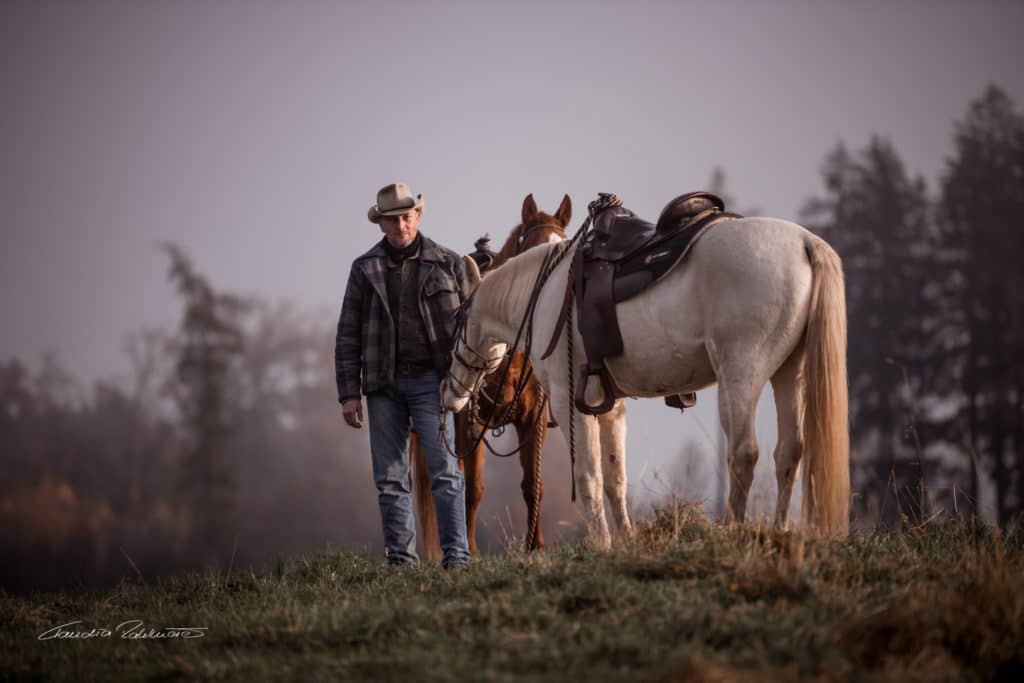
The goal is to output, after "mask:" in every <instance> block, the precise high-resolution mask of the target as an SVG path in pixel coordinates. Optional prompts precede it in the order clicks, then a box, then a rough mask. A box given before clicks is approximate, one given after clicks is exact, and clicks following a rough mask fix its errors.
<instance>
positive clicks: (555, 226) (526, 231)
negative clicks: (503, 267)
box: [512, 223, 569, 256]
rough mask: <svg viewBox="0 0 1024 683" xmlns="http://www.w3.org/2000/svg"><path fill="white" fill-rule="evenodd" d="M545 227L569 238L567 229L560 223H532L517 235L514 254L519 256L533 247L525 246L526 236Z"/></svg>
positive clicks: (562, 236)
mask: <svg viewBox="0 0 1024 683" xmlns="http://www.w3.org/2000/svg"><path fill="white" fill-rule="evenodd" d="M544 229H550V230H551V231H552V232H553V233H554V234H556V235H558V236H559V237H561V238H562V239H563V240H566V239H569V238H568V236H567V235H566V234H565V229H564V228H563V227H562V226H561V225H559V224H558V223H538V224H537V225H531V226H530V227H528V228H524V229H523V231H522V232H521V233H520V234H519V236H518V237H516V249H515V253H513V254H512V255H513V256H519V255H520V254H522V253H523V252H524V251H526V250H527V249H530V248H531V247H523V244H524V243H525V242H526V238H527V237H529V236H530V235H532V234H533V233H535V232H537V231H539V230H544ZM533 246H536V245H533Z"/></svg>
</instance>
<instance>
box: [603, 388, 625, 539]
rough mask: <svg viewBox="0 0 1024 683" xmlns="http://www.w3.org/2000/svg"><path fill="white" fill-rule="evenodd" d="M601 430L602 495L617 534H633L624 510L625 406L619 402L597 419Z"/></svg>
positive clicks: (620, 400) (622, 402)
mask: <svg viewBox="0 0 1024 683" xmlns="http://www.w3.org/2000/svg"><path fill="white" fill-rule="evenodd" d="M598 422H599V423H600V426H601V470H602V474H603V476H604V492H605V494H606V495H607V496H608V500H609V502H610V503H611V506H612V514H613V515H614V517H615V525H616V527H617V528H618V530H619V534H621V535H622V536H623V537H628V536H630V535H631V534H632V533H633V526H632V524H631V523H630V521H629V510H628V508H627V507H626V402H625V401H623V400H622V399H619V400H618V401H616V402H615V407H614V408H612V409H611V410H610V411H608V412H607V413H605V414H603V415H601V416H599V417H598Z"/></svg>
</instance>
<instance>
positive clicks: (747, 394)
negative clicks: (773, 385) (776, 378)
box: [718, 377, 758, 522]
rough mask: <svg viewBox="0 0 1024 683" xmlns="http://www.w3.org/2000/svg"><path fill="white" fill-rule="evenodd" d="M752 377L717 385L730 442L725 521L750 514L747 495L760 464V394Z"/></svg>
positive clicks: (735, 519) (739, 520) (724, 424)
mask: <svg viewBox="0 0 1024 683" xmlns="http://www.w3.org/2000/svg"><path fill="white" fill-rule="evenodd" d="M755 385H756V383H754V382H751V381H750V378H749V377H748V378H744V379H742V380H731V379H728V378H726V379H725V380H724V381H719V384H718V412H719V417H720V418H721V421H722V429H724V430H725V436H726V440H727V442H728V451H729V456H728V463H729V506H728V508H727V509H726V519H728V520H729V521H734V522H742V521H743V520H744V519H745V518H746V513H747V496H748V495H749V493H750V484H751V482H752V481H753V480H754V465H755V464H756V463H757V455H758V449H757V438H756V436H755V434H754V409H755V408H756V406H757V395H758V391H757V390H756V389H755Z"/></svg>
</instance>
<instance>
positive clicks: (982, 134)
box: [941, 86, 1024, 523]
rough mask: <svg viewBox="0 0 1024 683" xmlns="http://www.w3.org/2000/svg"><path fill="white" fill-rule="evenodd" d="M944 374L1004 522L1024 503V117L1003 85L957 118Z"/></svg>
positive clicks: (975, 476)
mask: <svg viewBox="0 0 1024 683" xmlns="http://www.w3.org/2000/svg"><path fill="white" fill-rule="evenodd" d="M941 216H942V221H941V228H942V238H943V241H944V243H945V244H946V245H947V251H948V258H947V259H946V265H947V270H946V277H945V279H944V283H943V284H944V289H945V291H946V292H947V293H948V294H949V299H950V300H951V301H952V302H954V303H953V304H952V305H951V306H949V307H948V308H947V310H946V311H945V316H944V319H943V325H942V329H941V334H942V337H943V339H944V340H945V341H946V348H947V351H948V356H949V357H948V361H947V363H946V366H945V368H944V369H945V372H944V378H945V380H946V385H947V387H948V388H949V389H950V391H951V393H953V394H954V395H955V394H961V395H962V397H963V401H962V402H961V404H962V410H961V411H960V414H959V418H960V419H959V421H957V422H955V423H954V424H955V426H954V429H958V430H962V431H964V432H966V442H967V447H968V449H969V450H970V451H971V452H972V453H973V454H977V457H975V458H972V459H971V471H972V477H971V483H972V493H973V498H974V499H975V500H977V499H978V497H979V496H980V495H981V490H982V488H983V486H982V480H983V479H987V478H988V477H991V479H992V481H993V484H994V486H993V488H994V497H995V505H994V508H995V512H996V516H997V518H998V521H999V522H1001V523H1005V522H1007V521H1008V520H1009V519H1010V517H1011V515H1012V514H1013V513H1014V511H1019V510H1021V509H1022V507H1024V404H1022V396H1024V371H1022V368H1021V363H1020V362H1019V359H1018V358H1017V356H1018V355H1019V354H1020V351H1021V349H1022V348H1024V271H1022V270H1021V258H1022V257H1024V232H1022V230H1021V226H1020V222H1021V217H1022V216H1024V116H1022V115H1021V113H1020V112H1019V111H1017V110H1016V108H1015V106H1014V103H1013V102H1012V101H1011V100H1010V98H1009V96H1007V94H1006V93H1005V92H1003V91H1002V90H1001V89H1000V88H998V87H996V86H989V87H988V89H986V91H985V92H984V94H983V95H982V96H981V97H980V98H978V99H977V100H975V101H973V102H971V104H970V105H969V106H968V109H967V113H966V116H965V117H964V119H963V120H962V121H961V122H959V123H958V124H957V126H956V133H955V136H954V154H953V156H952V157H951V158H950V159H949V160H948V162H947V166H946V171H945V174H944V177H943V180H942V202H941Z"/></svg>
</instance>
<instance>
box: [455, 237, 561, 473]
mask: <svg viewBox="0 0 1024 683" xmlns="http://www.w3.org/2000/svg"><path fill="white" fill-rule="evenodd" d="M574 242H575V239H574V240H573V241H571V242H570V243H569V245H568V247H567V248H564V249H552V250H551V251H550V252H548V254H547V255H546V256H545V257H544V261H543V262H542V263H541V266H540V269H539V270H538V272H537V278H536V279H535V280H534V283H533V289H532V290H531V292H530V298H529V301H528V303H527V306H526V313H525V314H524V315H523V319H522V321H521V322H520V323H519V329H518V330H517V331H516V337H515V339H514V340H513V342H512V344H511V345H510V346H509V348H508V350H507V351H506V352H505V355H504V356H503V357H502V359H505V358H507V359H508V360H509V362H508V363H506V365H505V371H504V372H503V373H502V377H501V382H500V383H499V384H498V386H499V387H502V386H504V385H505V383H506V382H507V381H508V375H509V372H510V370H511V368H512V363H511V360H512V357H513V356H514V355H515V353H516V351H518V350H519V345H520V342H523V354H524V355H525V356H526V357H529V354H530V349H531V348H532V345H533V315H534V311H536V308H537V300H538V299H539V295H540V290H541V289H542V288H543V286H544V284H545V283H546V282H547V279H548V277H549V276H550V275H551V271H553V270H554V269H555V267H556V266H557V265H558V264H559V263H561V261H562V259H563V258H564V257H565V255H566V254H567V253H568V252H569V247H571V246H572V244H573V243H574ZM475 297H476V291H474V292H473V294H471V295H470V296H469V298H467V299H466V301H465V302H463V304H462V305H461V306H459V308H458V309H457V310H456V313H455V315H456V319H455V334H454V335H453V336H454V338H455V348H454V349H453V353H452V356H453V358H454V359H455V360H457V361H458V362H459V363H460V364H461V365H462V366H463V367H465V368H467V369H470V370H475V371H477V372H481V373H486V372H487V371H488V370H490V369H492V368H491V365H492V364H493V363H495V361H497V362H498V363H500V361H501V360H502V359H494V360H492V359H490V358H487V357H486V356H484V355H483V354H482V353H480V352H479V351H477V350H476V349H474V348H473V347H471V346H470V345H469V342H468V339H467V338H466V329H467V321H468V318H469V309H470V307H471V306H472V302H473V299H474V298H475ZM524 333H525V334H524ZM460 346H464V347H465V348H466V349H468V350H469V351H471V352H472V353H473V355H474V356H476V357H477V358H480V359H483V360H484V361H486V363H485V365H482V366H481V365H474V364H470V363H468V362H466V360H465V359H464V358H463V357H462V355H461V354H460V353H459V347H460ZM496 367H497V365H495V368H496ZM484 376H485V375H481V376H480V378H478V379H477V381H476V382H474V386H473V387H467V386H466V385H465V383H464V382H462V381H461V380H459V379H458V378H457V377H455V375H454V374H453V373H452V371H451V370H450V369H449V371H448V376H447V379H448V380H449V381H454V382H455V383H457V384H458V385H459V386H460V387H461V388H462V389H463V390H466V391H469V393H470V400H471V401H475V398H476V394H478V393H479V391H480V388H482V380H483V379H484ZM532 376H533V367H532V366H530V368H529V369H528V370H526V371H525V372H523V373H521V376H520V378H519V382H517V383H516V385H515V388H514V391H513V395H512V396H513V398H512V401H511V403H515V402H517V401H518V400H519V397H520V396H521V395H522V393H523V391H524V390H525V389H526V385H527V383H528V382H529V381H530V378H531V377H532ZM478 384H479V385H480V387H479V388H477V387H476V385H478ZM495 408H497V406H495ZM447 412H448V411H447V409H446V408H445V407H444V406H443V405H442V406H441V413H440V419H439V426H438V436H439V438H441V439H442V440H443V441H444V444H445V448H447V449H448V452H449V453H450V454H451V455H452V456H454V457H455V458H457V459H460V460H461V459H464V458H465V457H466V456H467V455H468V453H467V454H466V455H463V456H460V455H459V454H458V453H455V452H453V451H452V448H451V447H450V446H449V445H448V440H447V438H445V437H446V431H447V425H446V424H445V414H446V413H447ZM496 412H498V411H497V410H492V411H491V413H490V414H489V415H488V416H487V419H486V420H485V421H484V422H483V424H482V428H481V430H480V436H479V437H477V439H476V442H475V443H474V444H473V448H472V449H471V450H470V451H469V452H470V453H471V452H473V451H475V450H476V449H477V447H478V446H479V445H480V443H481V442H482V441H485V436H486V434H487V430H488V429H493V428H494V427H497V426H498V425H497V424H495V425H492V424H491V420H492V419H493V418H494V417H495V413H496ZM540 419H543V418H540ZM487 447H488V449H489V450H490V451H491V452H492V453H494V454H495V455H498V456H500V457H508V456H511V455H514V454H515V453H516V451H512V452H511V453H507V454H501V453H497V452H495V451H494V449H493V448H491V446H490V445H489V444H488V446H487ZM517 450H518V449H517Z"/></svg>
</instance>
